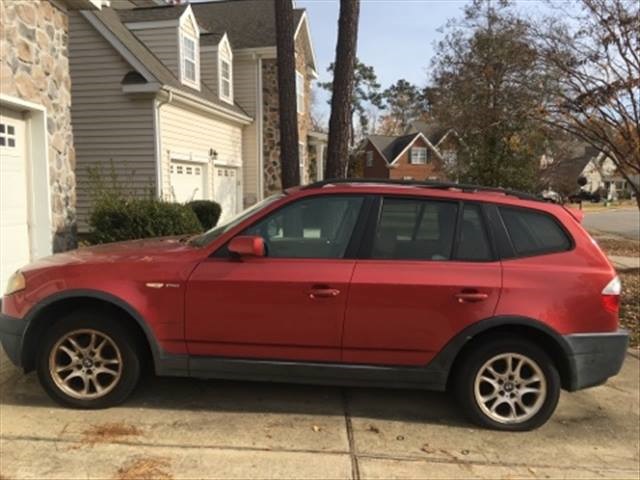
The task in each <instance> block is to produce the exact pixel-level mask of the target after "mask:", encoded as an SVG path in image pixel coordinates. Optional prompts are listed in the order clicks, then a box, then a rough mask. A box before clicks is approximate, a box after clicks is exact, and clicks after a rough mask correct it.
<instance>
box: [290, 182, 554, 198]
mask: <svg viewBox="0 0 640 480" xmlns="http://www.w3.org/2000/svg"><path fill="white" fill-rule="evenodd" d="M349 183H363V184H366V183H374V184H380V185H406V186H413V187H421V188H433V189H436V190H460V191H462V192H466V193H475V192H490V193H502V194H504V195H509V196H512V197H517V198H519V199H521V200H533V201H538V202H546V200H545V199H544V198H542V197H541V196H539V195H534V194H531V193H527V192H521V191H518V190H511V189H508V188H500V187H483V186H481V185H469V184H464V183H454V182H436V181H430V180H424V181H420V180H390V179H383V178H333V179H327V180H321V181H318V182H314V183H310V184H309V185H305V186H303V187H302V189H303V190H307V189H312V188H322V187H324V186H327V185H340V184H349Z"/></svg>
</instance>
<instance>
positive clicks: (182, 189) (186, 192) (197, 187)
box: [171, 160, 206, 203]
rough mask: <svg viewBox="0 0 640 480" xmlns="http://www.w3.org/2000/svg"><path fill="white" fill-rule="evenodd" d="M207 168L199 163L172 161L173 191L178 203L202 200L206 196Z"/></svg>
mask: <svg viewBox="0 0 640 480" xmlns="http://www.w3.org/2000/svg"><path fill="white" fill-rule="evenodd" d="M205 178H206V175H205V168H204V166H202V165H201V164H199V163H191V162H178V161H176V160H172V161H171V190H172V192H173V199H174V201H176V202H181V203H184V202H190V201H191V200H202V199H203V198H204V195H205Z"/></svg>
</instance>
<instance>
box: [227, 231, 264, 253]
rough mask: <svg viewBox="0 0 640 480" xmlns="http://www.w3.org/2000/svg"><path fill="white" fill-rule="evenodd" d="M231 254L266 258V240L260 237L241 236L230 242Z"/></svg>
mask: <svg viewBox="0 0 640 480" xmlns="http://www.w3.org/2000/svg"><path fill="white" fill-rule="evenodd" d="M229 252H231V253H233V254H236V255H239V256H241V257H264V256H265V248H264V240H263V239H262V237H258V236H252V235H240V236H238V237H235V238H234V239H233V240H231V242H229Z"/></svg>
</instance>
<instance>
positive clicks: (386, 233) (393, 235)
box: [371, 198, 458, 260]
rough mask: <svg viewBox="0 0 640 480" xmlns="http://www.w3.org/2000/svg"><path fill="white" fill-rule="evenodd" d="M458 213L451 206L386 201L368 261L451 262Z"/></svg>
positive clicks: (451, 204)
mask: <svg viewBox="0 0 640 480" xmlns="http://www.w3.org/2000/svg"><path fill="white" fill-rule="evenodd" d="M457 212H458V206H457V204H455V203H450V202H438V201H430V200H417V199H416V200H414V199H389V198H387V199H385V200H384V203H383V205H382V212H381V215H380V220H379V222H378V225H377V228H376V233H375V238H374V241H373V249H372V252H371V258H390V259H405V260H409V259H415V260H449V259H451V250H452V248H453V235H454V231H455V225H456V216H457Z"/></svg>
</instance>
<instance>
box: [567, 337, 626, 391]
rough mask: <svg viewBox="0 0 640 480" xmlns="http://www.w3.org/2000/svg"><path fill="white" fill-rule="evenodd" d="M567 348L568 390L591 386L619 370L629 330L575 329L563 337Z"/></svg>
mask: <svg viewBox="0 0 640 480" xmlns="http://www.w3.org/2000/svg"><path fill="white" fill-rule="evenodd" d="M563 338H564V340H565V341H566V345H567V346H568V348H569V357H568V360H569V369H570V374H571V378H570V383H569V385H567V389H568V390H569V391H575V390H580V389H583V388H589V387H595V386H597V385H601V384H603V383H604V382H606V381H607V379H608V378H609V377H613V376H614V375H617V374H618V372H620V369H621V368H622V363H623V362H624V357H625V355H626V353H627V346H628V344H629V333H628V332H627V331H626V330H618V331H617V332H612V333H588V334H586V333H579V334H574V335H566V336H564V337H563Z"/></svg>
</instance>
